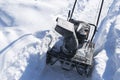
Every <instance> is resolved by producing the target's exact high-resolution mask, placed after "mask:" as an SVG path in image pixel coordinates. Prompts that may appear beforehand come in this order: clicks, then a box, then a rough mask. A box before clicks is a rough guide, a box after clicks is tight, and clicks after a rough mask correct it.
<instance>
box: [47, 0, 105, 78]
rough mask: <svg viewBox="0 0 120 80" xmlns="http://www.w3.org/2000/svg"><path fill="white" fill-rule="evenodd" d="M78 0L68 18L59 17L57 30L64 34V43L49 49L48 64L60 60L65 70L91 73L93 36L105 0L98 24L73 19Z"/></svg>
mask: <svg viewBox="0 0 120 80" xmlns="http://www.w3.org/2000/svg"><path fill="white" fill-rule="evenodd" d="M76 3H77V0H75V3H74V6H73V9H72V11H69V13H68V18H67V20H64V19H62V18H57V19H56V21H57V24H56V27H55V30H56V31H57V32H58V33H59V34H61V35H62V37H63V44H62V45H61V46H60V47H59V48H60V50H57V49H56V48H55V46H53V47H52V48H51V49H49V50H48V51H47V57H46V64H50V65H54V64H55V63H56V62H59V63H60V65H61V67H62V68H63V69H65V70H72V69H76V70H77V72H78V73H79V74H80V75H87V76H88V75H90V73H91V70H92V68H93V66H94V65H93V61H94V60H93V57H94V56H93V55H94V49H95V44H94V43H93V38H94V35H95V33H96V30H97V25H98V22H99V18H100V14H101V10H102V6H103V0H102V3H101V7H100V11H99V14H98V18H97V23H96V25H94V24H91V23H86V22H84V21H78V20H75V19H72V16H73V13H74V9H75V6H76Z"/></svg>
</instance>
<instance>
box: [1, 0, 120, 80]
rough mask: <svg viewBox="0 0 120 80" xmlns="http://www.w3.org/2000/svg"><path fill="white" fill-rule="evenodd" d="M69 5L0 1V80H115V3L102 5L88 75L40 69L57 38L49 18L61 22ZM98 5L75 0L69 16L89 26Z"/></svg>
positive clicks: (119, 48)
mask: <svg viewBox="0 0 120 80" xmlns="http://www.w3.org/2000/svg"><path fill="white" fill-rule="evenodd" d="M73 2H74V0H64V1H60V0H49V1H48V0H14V1H11V0H0V80H120V22H119V21H120V1H119V0H105V1H104V6H103V10H102V15H101V18H100V22H99V26H98V31H97V33H96V35H95V38H94V42H95V57H94V61H95V66H94V69H93V72H92V75H91V77H88V78H86V77H82V76H80V75H79V74H78V73H77V72H75V71H65V70H62V69H61V68H60V67H59V66H57V65H56V66H52V67H51V66H48V65H46V63H45V60H46V52H47V50H48V49H49V48H51V47H52V46H53V45H54V44H55V43H56V42H57V41H59V40H60V39H61V36H60V35H59V34H58V33H56V32H55V31H54V27H55V24H56V22H55V20H56V18H57V17H62V18H64V19H66V17H67V13H68V11H69V10H70V9H71V8H72V6H73ZM100 2H101V0H78V4H77V6H76V10H75V13H74V17H73V18H75V19H78V20H82V21H86V22H89V23H93V24H95V23H96V16H97V13H98V9H99V6H100V5H99V4H100ZM96 6H98V7H96Z"/></svg>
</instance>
